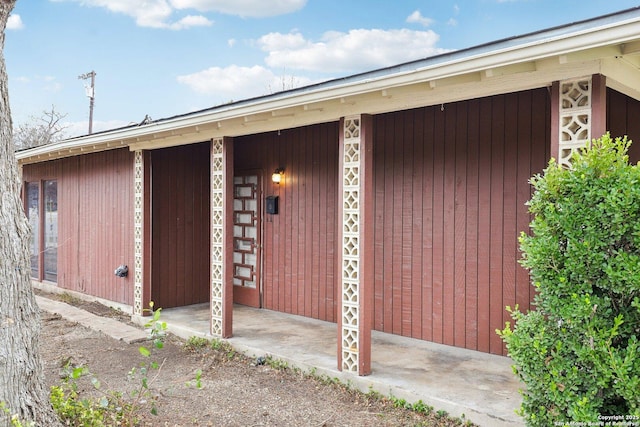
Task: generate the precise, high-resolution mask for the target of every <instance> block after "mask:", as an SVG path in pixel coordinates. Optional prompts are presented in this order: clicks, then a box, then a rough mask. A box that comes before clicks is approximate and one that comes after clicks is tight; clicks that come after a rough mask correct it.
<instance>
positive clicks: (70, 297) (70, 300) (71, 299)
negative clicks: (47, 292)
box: [58, 292, 81, 305]
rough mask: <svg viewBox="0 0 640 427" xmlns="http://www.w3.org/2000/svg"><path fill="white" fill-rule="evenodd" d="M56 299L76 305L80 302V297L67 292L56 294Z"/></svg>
mask: <svg viewBox="0 0 640 427" xmlns="http://www.w3.org/2000/svg"><path fill="white" fill-rule="evenodd" d="M58 299H59V300H60V301H62V302H64V303H67V304H69V305H78V304H79V303H80V302H81V301H80V298H78V297H75V296H73V295H71V294H70V293H69V292H62V293H61V294H58Z"/></svg>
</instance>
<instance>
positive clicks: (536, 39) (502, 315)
mask: <svg viewBox="0 0 640 427" xmlns="http://www.w3.org/2000/svg"><path fill="white" fill-rule="evenodd" d="M639 70H640V9H639V8H636V9H631V10H627V11H623V12H620V13H616V14H612V15H608V16H604V17H599V18H595V19H592V20H588V21H584V22H579V23H574V24H570V25H567V26H563V27H558V28H553V29H550V30H545V31H541V32H537V33H534V34H528V35H525V36H521V37H515V38H511V39H507V40H501V41H497V42H494V43H490V44H486V45H482V46H478V47H473V48H470V49H466V50H461V51H457V52H452V53H448V54H444V55H440V56H436V57H431V58H426V59H423V60H419V61H415V62H411V63H407V64H401V65H398V66H394V67H389V68H386V69H382V70H375V71H371V72H368V73H364V74H359V75H355V76H350V77H346V78H343V79H339V80H333V81H328V82H325V83H320V84H317V85H313V86H308V87H303V88H299V89H294V90H290V91H286V92H282V93H276V94H273V95H269V96H264V97H259V98H254V99H250V100H246V101H241V102H236V103H233V104H229V105H224V106H219V107H214V108H211V109H207V110H203V111H198V112H193V113H188V114H185V115H180V116H176V117H170V118H167V119H161V120H157V121H154V122H151V123H148V124H144V125H139V126H130V127H125V128H121V129H114V130H111V131H106V132H101V133H97V134H93V135H89V136H83V137H78V138H73V139H69V140H65V141H63V142H60V143H57V144H54V145H48V146H43V147H38V148H34V149H30V150H26V151H21V152H19V153H17V158H18V160H19V162H20V164H21V165H22V173H23V175H22V176H23V181H24V196H25V208H26V211H27V213H28V215H29V218H30V221H31V224H32V225H33V227H34V229H35V230H36V233H35V238H34V240H33V244H32V248H33V259H32V272H33V278H34V280H35V281H39V282H44V283H48V284H50V285H52V286H58V287H60V288H64V289H67V290H72V291H78V292H82V293H86V294H90V295H93V296H96V297H99V298H103V299H107V300H110V301H115V302H118V303H121V304H125V305H128V306H130V307H131V310H132V313H133V314H135V315H141V314H142V309H143V308H144V307H145V306H147V304H148V302H149V301H150V300H153V301H154V302H155V304H156V306H159V307H164V308H168V307H175V306H185V305H190V304H195V303H202V302H209V303H210V307H211V331H210V332H211V333H212V334H214V335H218V336H223V337H228V336H230V335H231V334H232V333H233V325H232V320H233V318H232V311H233V302H234V301H235V302H237V303H241V304H246V305H251V306H255V307H261V308H264V309H269V310H277V311H281V312H285V313H291V314H296V315H301V316H307V317H312V318H317V319H322V320H326V321H330V322H335V323H337V325H338V328H337V331H338V332H337V333H338V351H337V360H338V366H339V367H340V369H342V370H346V371H353V372H357V373H359V374H367V373H368V372H369V370H370V349H371V345H370V336H371V330H372V329H375V330H379V331H383V332H387V333H391V334H398V335H403V336H408V337H413V338H417V339H422V340H428V341H433V342H437V343H443V344H448V345H452V346H457V347H463V348H468V349H473V350H478V351H482V352H488V353H494V354H504V347H503V345H502V342H501V341H500V339H499V338H498V336H497V335H496V334H495V333H494V331H495V329H497V328H501V327H502V326H503V324H504V322H505V321H506V320H508V314H507V313H506V312H505V306H507V305H511V306H514V305H515V304H519V305H520V307H522V308H525V309H526V308H527V307H530V301H531V299H532V287H531V286H530V283H529V278H528V275H527V273H526V271H525V270H523V269H522V268H520V267H519V265H518V259H519V256H520V255H519V253H518V240H517V238H518V235H519V233H520V231H522V230H527V227H528V223H529V221H530V217H529V214H528V212H527V208H526V206H525V202H526V201H527V200H528V199H529V198H530V196H531V188H530V185H529V184H528V179H529V178H530V177H531V176H532V175H533V174H535V173H538V172H540V171H541V170H542V169H543V168H544V167H545V166H546V165H547V163H548V161H549V159H550V158H552V157H553V158H557V159H560V160H559V161H560V162H562V163H565V162H566V161H567V157H568V155H569V154H570V153H571V152H572V151H573V150H575V149H578V148H579V147H581V146H583V145H584V144H585V143H586V142H587V141H588V140H590V139H591V138H592V137H598V136H600V135H602V134H603V133H604V132H605V131H607V130H609V131H611V133H612V134H613V135H625V134H626V135H629V136H630V137H631V138H632V139H636V140H640V101H639V100H640V71H639ZM632 150H633V151H632V157H635V159H636V160H637V159H640V145H637V146H633V147H632ZM272 175H276V176H275V177H274V176H272ZM275 178H278V179H280V180H281V181H280V182H279V183H275V182H274V181H273V180H274V179H275ZM120 265H126V266H128V269H129V274H128V275H127V276H126V277H124V278H120V277H117V276H116V275H114V270H115V269H116V268H117V267H118V266H120Z"/></svg>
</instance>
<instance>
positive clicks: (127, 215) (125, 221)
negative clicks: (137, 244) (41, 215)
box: [23, 149, 133, 304]
mask: <svg viewBox="0 0 640 427" xmlns="http://www.w3.org/2000/svg"><path fill="white" fill-rule="evenodd" d="M52 179H55V180H57V181H58V221H59V222H58V282H57V285H58V286H59V287H61V288H65V289H69V290H73V291H78V292H82V293H85V294H89V295H94V296H97V297H100V298H105V299H108V300H111V301H116V302H120V303H124V304H132V303H133V274H130V275H129V276H128V277H126V278H119V277H116V276H115V275H114V270H115V269H116V267H118V266H119V265H120V264H127V265H128V266H129V269H130V270H132V269H133V154H132V153H130V152H129V150H126V149H122V150H111V151H105V152H101V153H95V154H87V155H82V156H76V157H72V158H67V159H61V160H55V161H50V162H44V163H38V164H33V165H25V166H24V168H23V180H24V181H27V182H30V181H39V180H52Z"/></svg>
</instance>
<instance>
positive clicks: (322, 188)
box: [234, 123, 338, 322]
mask: <svg viewBox="0 0 640 427" xmlns="http://www.w3.org/2000/svg"><path fill="white" fill-rule="evenodd" d="M234 150H235V155H234V158H235V162H234V168H235V170H236V171H238V172H240V171H242V170H247V169H251V170H254V169H259V170H261V171H262V180H263V183H264V185H263V189H264V194H263V195H262V197H266V196H270V195H276V196H279V197H280V206H279V214H278V215H264V216H263V222H262V224H263V233H264V238H263V269H262V275H263V279H262V281H263V297H262V306H263V307H265V308H268V309H271V310H277V311H282V312H285V313H291V314H297V315H302V316H307V317H312V318H316V319H322V320H327V321H331V322H335V321H336V292H337V289H336V284H337V282H336V265H335V253H336V252H335V251H336V248H337V246H338V242H337V241H336V235H337V220H338V219H337V197H338V193H337V191H338V190H337V185H338V124H337V123H325V124H321V125H316V126H308V127H303V128H297V129H288V130H283V131H280V132H273V133H268V134H260V135H252V136H245V137H238V138H235V148H234ZM278 167H284V168H285V172H284V183H283V184H280V185H276V184H273V183H272V182H271V174H272V173H273V171H274V170H275V169H276V168H278Z"/></svg>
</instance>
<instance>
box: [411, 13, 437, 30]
mask: <svg viewBox="0 0 640 427" xmlns="http://www.w3.org/2000/svg"><path fill="white" fill-rule="evenodd" d="M407 22H409V23H411V24H420V25H422V26H424V27H428V26H429V25H431V24H433V22H434V21H433V19H431V18H427V17H426V16H422V14H421V13H420V11H419V10H416V11H414V12H413V13H412V14H411V15H409V16H408V17H407Z"/></svg>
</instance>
